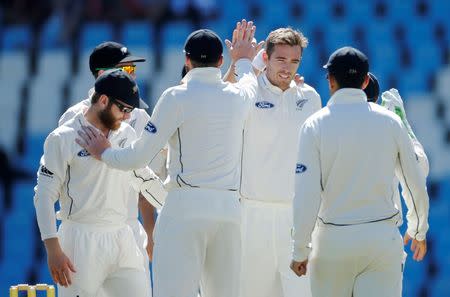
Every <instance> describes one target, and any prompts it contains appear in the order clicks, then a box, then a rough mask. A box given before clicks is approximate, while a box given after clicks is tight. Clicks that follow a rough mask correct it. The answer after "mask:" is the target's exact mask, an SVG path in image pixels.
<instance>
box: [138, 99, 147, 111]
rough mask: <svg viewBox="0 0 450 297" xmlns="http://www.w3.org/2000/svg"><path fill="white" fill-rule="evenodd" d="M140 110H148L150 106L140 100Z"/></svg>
mask: <svg viewBox="0 0 450 297" xmlns="http://www.w3.org/2000/svg"><path fill="white" fill-rule="evenodd" d="M138 108H141V109H147V108H148V105H147V103H145V102H144V100H142V99H139V107H138Z"/></svg>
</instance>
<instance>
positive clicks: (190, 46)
mask: <svg viewBox="0 0 450 297" xmlns="http://www.w3.org/2000/svg"><path fill="white" fill-rule="evenodd" d="M184 52H185V53H186V56H188V57H190V58H191V59H192V60H194V61H197V62H203V63H213V62H216V61H219V58H220V56H222V52H223V46H222V41H221V40H220V37H219V36H218V35H217V34H216V33H215V32H213V31H211V30H209V29H200V30H197V31H194V32H192V33H191V34H190V35H189V36H188V38H187V39H186V42H185V44H184Z"/></svg>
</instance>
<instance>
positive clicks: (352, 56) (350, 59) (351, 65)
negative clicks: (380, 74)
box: [323, 46, 369, 76]
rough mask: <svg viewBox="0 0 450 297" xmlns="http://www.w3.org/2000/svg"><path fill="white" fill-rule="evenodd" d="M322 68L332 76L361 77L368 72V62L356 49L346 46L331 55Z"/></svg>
mask: <svg viewBox="0 0 450 297" xmlns="http://www.w3.org/2000/svg"><path fill="white" fill-rule="evenodd" d="M323 68H326V69H328V71H329V72H330V73H333V74H340V75H355V76H356V75H357V76H362V75H366V74H367V72H369V60H368V59H367V57H366V55H364V54H363V53H362V52H361V51H359V50H358V49H356V48H353V47H351V46H346V47H342V48H340V49H338V50H336V51H335V52H334V53H332V54H331V56H330V58H329V59H328V62H327V64H325V65H324V66H323Z"/></svg>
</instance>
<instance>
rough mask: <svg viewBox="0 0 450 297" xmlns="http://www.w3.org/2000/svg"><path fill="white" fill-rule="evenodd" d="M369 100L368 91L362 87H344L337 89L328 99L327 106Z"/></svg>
mask: <svg viewBox="0 0 450 297" xmlns="http://www.w3.org/2000/svg"><path fill="white" fill-rule="evenodd" d="M363 102H367V96H366V93H364V91H363V90H361V89H353V88H343V89H339V90H337V91H336V92H335V93H334V94H333V96H331V98H330V99H329V100H328V103H327V106H330V105H334V104H351V103H363Z"/></svg>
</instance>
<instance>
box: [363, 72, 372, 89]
mask: <svg viewBox="0 0 450 297" xmlns="http://www.w3.org/2000/svg"><path fill="white" fill-rule="evenodd" d="M369 81H370V77H369V74H367V75H366V77H365V78H364V82H363V84H362V86H361V88H362V89H363V90H364V89H365V88H367V85H368V84H369Z"/></svg>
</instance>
